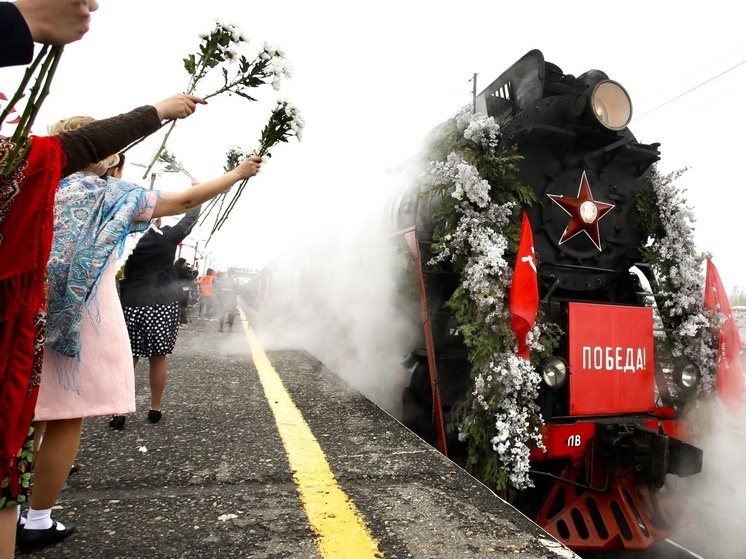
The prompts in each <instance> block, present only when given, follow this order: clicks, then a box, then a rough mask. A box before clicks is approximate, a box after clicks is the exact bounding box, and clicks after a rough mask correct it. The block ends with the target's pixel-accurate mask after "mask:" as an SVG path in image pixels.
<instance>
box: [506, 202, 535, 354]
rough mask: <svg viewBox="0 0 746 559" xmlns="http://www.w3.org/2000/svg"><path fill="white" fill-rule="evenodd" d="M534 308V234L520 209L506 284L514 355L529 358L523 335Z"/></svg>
mask: <svg viewBox="0 0 746 559" xmlns="http://www.w3.org/2000/svg"><path fill="white" fill-rule="evenodd" d="M538 309H539V281H538V277H537V274H536V254H535V253H534V235H533V233H532V232H531V222H530V221H529V220H528V215H526V212H523V220H522V222H521V238H520V242H519V244H518V254H517V255H516V259H515V270H514V272H513V283H512V284H511V286H510V314H512V315H513V318H512V320H511V322H510V325H511V326H512V327H513V332H515V337H516V338H517V339H518V352H517V355H518V356H519V357H523V358H524V359H529V353H528V345H527V344H526V336H527V335H528V333H529V332H530V331H531V328H532V327H533V325H534V322H535V321H536V311H537V310H538Z"/></svg>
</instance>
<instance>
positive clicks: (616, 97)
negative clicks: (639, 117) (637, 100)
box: [591, 80, 632, 130]
mask: <svg viewBox="0 0 746 559" xmlns="http://www.w3.org/2000/svg"><path fill="white" fill-rule="evenodd" d="M591 110H592V111H593V114H594V116H595V117H596V118H597V119H598V121H599V122H600V123H601V124H602V125H603V126H605V127H606V128H608V129H609V130H621V129H622V128H624V127H625V126H627V124H629V121H630V120H631V119H632V101H631V100H630V98H629V95H627V91H626V90H625V89H624V88H623V87H622V86H621V85H619V84H618V83H617V82H614V81H611V80H605V81H602V82H599V83H598V84H597V85H596V86H595V87H594V88H593V91H592V93H591Z"/></svg>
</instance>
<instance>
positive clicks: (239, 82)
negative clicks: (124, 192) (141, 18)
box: [130, 21, 292, 178]
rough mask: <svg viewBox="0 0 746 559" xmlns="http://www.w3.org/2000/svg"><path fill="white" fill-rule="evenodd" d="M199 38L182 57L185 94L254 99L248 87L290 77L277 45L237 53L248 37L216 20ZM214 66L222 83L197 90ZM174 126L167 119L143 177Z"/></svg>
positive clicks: (275, 86)
mask: <svg viewBox="0 0 746 559" xmlns="http://www.w3.org/2000/svg"><path fill="white" fill-rule="evenodd" d="M200 39H201V41H200V44H199V47H198V50H197V52H196V53H193V54H190V55H189V56H187V57H186V58H184V68H185V69H186V71H187V73H188V74H189V76H190V78H189V84H188V86H187V89H186V91H185V93H187V94H194V95H199V96H200V97H202V99H205V100H207V99H210V98H213V97H216V96H218V95H222V94H224V93H228V94H229V95H231V94H235V95H238V96H239V97H243V98H244V99H247V100H249V101H256V98H255V97H253V96H252V95H251V94H250V91H251V89H253V88H257V87H260V86H262V85H266V84H271V85H272V88H273V89H274V90H275V91H278V90H279V89H280V85H281V80H282V79H283V78H290V77H292V68H291V66H290V64H289V63H288V62H287V60H286V58H285V53H284V52H283V51H282V49H280V48H277V47H275V46H271V45H268V44H266V43H265V44H264V46H263V47H262V49H261V51H260V52H259V53H258V54H256V55H255V56H254V58H253V59H249V58H247V57H246V56H245V55H244V54H241V53H240V52H239V49H241V48H243V47H244V46H245V45H247V44H248V40H247V39H245V38H244V37H243V35H242V34H241V32H240V30H239V29H238V28H237V27H236V26H234V25H232V24H228V23H222V22H220V21H218V22H216V25H215V28H214V29H213V30H212V31H211V32H210V33H208V34H205V35H202V36H201V37H200ZM215 69H220V72H221V74H222V83H220V84H219V85H218V86H217V87H216V88H215V89H214V90H213V91H212V92H210V93H202V92H199V93H198V88H199V87H200V85H201V84H203V83H205V78H206V77H207V76H208V75H211V74H212V72H213V70H215ZM175 126H176V121H175V120H174V121H171V124H170V126H169V128H168V130H167V132H166V134H165V136H164V138H163V142H162V143H161V146H160V147H159V148H158V150H157V151H156V154H155V156H154V157H153V160H152V162H151V163H150V165H149V166H148V168H147V169H146V170H145V173H144V175H143V178H146V177H147V176H148V173H150V170H151V169H152V168H153V165H155V164H156V162H158V161H159V158H160V154H161V152H162V151H163V150H164V149H165V147H166V143H167V142H168V138H169V136H170V135H171V132H172V131H173V129H174V127H175ZM133 145H134V144H133ZM130 147H132V146H130Z"/></svg>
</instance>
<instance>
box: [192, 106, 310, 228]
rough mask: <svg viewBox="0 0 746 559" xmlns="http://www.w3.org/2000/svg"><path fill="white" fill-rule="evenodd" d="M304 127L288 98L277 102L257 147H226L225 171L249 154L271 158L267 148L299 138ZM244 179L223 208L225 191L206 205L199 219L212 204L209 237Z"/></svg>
mask: <svg viewBox="0 0 746 559" xmlns="http://www.w3.org/2000/svg"><path fill="white" fill-rule="evenodd" d="M304 127H305V121H304V120H303V117H302V116H301V114H300V111H298V109H297V108H296V107H295V106H294V105H292V104H291V103H290V102H288V101H284V100H281V101H278V102H277V105H276V106H275V108H274V110H273V111H272V114H271V115H270V117H269V120H268V121H267V124H266V125H265V126H264V129H263V130H262V134H261V138H260V139H259V147H258V148H257V149H255V150H246V149H241V148H238V147H232V148H230V149H229V150H228V154H227V160H226V164H225V170H226V172H227V171H230V170H231V169H233V168H234V167H236V166H237V165H238V164H239V163H240V162H241V161H243V160H244V159H245V158H247V157H251V156H252V155H259V156H260V157H272V153H271V150H272V149H273V148H274V147H275V146H276V145H277V144H279V143H282V142H287V141H288V140H289V139H290V138H292V137H295V138H297V139H298V140H299V141H300V140H301V138H302V136H303V128H304ZM247 180H248V179H244V180H243V181H241V182H240V183H239V185H238V188H237V189H236V192H235V193H234V194H233V197H232V198H231V199H230V201H229V202H228V205H227V206H226V207H225V209H223V204H224V202H225V199H226V197H227V193H226V194H222V195H220V196H218V197H217V198H214V199H213V200H212V202H211V203H210V205H209V206H208V207H207V209H206V211H205V214H204V217H203V222H204V220H205V219H206V218H207V216H209V215H210V213H211V212H212V210H213V209H214V208H215V207H217V208H218V213H217V217H216V219H215V223H214V225H213V227H212V231H211V232H210V237H211V236H212V234H213V233H215V232H216V231H218V230H219V229H220V228H221V227H222V226H223V224H224V223H225V221H226V219H228V215H229V214H230V213H231V210H232V209H233V207H234V206H235V205H236V202H237V201H238V198H239V197H240V196H241V194H242V193H243V190H244V188H245V187H246V182H247ZM208 242H209V238H208Z"/></svg>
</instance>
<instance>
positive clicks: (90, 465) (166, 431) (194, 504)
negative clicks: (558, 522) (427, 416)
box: [29, 321, 577, 559]
mask: <svg viewBox="0 0 746 559" xmlns="http://www.w3.org/2000/svg"><path fill="white" fill-rule="evenodd" d="M257 334H258V336H259V340H260V341H261V332H257ZM266 355H267V358H268V360H269V362H270V363H271V365H272V367H273V368H274V370H275V371H276V372H277V374H278V375H279V377H280V378H281V380H282V385H284V387H285V390H286V391H287V393H288V394H289V395H290V398H291V399H292V402H293V403H294V404H295V406H297V408H298V410H299V411H300V412H301V414H302V416H303V418H304V419H305V421H306V423H307V424H308V426H309V427H310V429H311V432H312V433H313V437H315V440H316V441H318V444H319V446H320V447H321V449H322V451H323V453H324V455H325V457H326V461H327V462H328V465H329V468H330V469H331V471H332V472H333V476H334V479H335V480H336V482H337V483H338V485H339V487H340V488H341V490H342V491H343V492H344V494H345V495H346V496H347V498H348V499H349V501H350V502H351V503H353V504H354V507H356V510H357V511H358V513H359V516H360V518H361V519H362V522H363V523H364V525H365V526H367V529H368V530H369V532H370V536H371V539H372V541H373V544H374V546H375V548H376V550H377V551H376V553H375V557H386V558H388V559H404V558H427V559H430V558H433V559H436V558H444V559H445V558H448V559H454V558H477V557H478V558H490V557H496V558H497V557H500V558H503V557H511V558H513V557H519V556H520V557H521V558H522V559H555V558H574V557H577V556H576V555H575V554H574V553H572V552H571V551H569V550H568V549H566V548H565V547H563V546H562V545H561V544H559V543H558V542H557V541H556V540H554V539H553V538H552V537H551V536H549V535H547V534H546V533H545V532H544V531H543V530H541V529H540V528H538V527H537V526H536V525H535V524H533V523H532V522H531V521H529V520H528V519H527V518H526V517H525V516H523V515H522V514H521V513H519V512H518V511H517V510H515V509H514V508H513V507H512V506H510V505H508V504H507V503H505V502H504V501H502V500H501V499H499V498H498V497H497V496H496V495H495V494H494V493H492V492H491V491H489V490H488V489H486V488H485V487H484V486H483V485H481V484H480V483H479V482H477V481H476V480H475V479H474V478H472V477H471V476H469V475H468V474H467V473H466V472H465V471H464V470H462V469H461V468H459V467H458V466H456V465H454V464H453V463H452V462H450V461H449V460H447V459H445V458H444V457H443V456H442V455H441V454H439V453H438V452H437V451H436V450H435V449H434V448H432V447H431V446H430V445H428V444H427V443H425V442H424V441H422V440H421V439H419V438H418V437H416V436H415V435H414V434H412V433H411V432H410V431H408V430H407V429H405V428H404V427H403V426H402V425H401V424H399V423H398V422H397V421H396V420H395V419H393V418H392V417H391V416H389V415H388V414H386V413H385V412H383V411H382V410H381V409H380V408H378V407H377V406H375V405H374V404H372V403H371V402H369V401H368V400H367V399H365V398H364V397H362V396H361V395H360V394H359V393H358V392H357V391H355V390H353V389H351V388H350V387H349V386H348V385H347V384H345V383H344V382H343V381H342V380H340V378H339V377H337V376H336V375H335V374H334V373H333V372H331V371H330V370H329V369H327V368H326V367H325V366H324V365H323V364H322V363H320V362H318V361H317V360H316V359H314V358H313V357H312V356H311V355H310V354H308V353H306V352H304V351H302V350H293V349H286V350H272V351H267V353H266ZM136 376H137V408H138V409H137V413H136V414H132V415H130V416H128V418H127V422H126V425H125V427H124V429H123V430H122V431H114V430H112V429H110V428H109V426H108V418H104V417H98V418H89V419H86V420H85V421H84V426H83V440H82V444H81V448H80V453H79V456H78V460H77V463H78V464H79V466H80V470H79V471H78V472H77V473H75V474H73V475H71V476H70V478H69V479H68V483H67V485H66V487H65V489H64V490H63V493H62V495H61V498H60V501H59V505H58V507H57V510H55V511H54V513H53V517H54V518H56V519H58V520H60V521H62V522H64V523H66V524H73V525H75V526H76V527H77V531H76V533H75V534H74V535H73V536H72V537H70V538H69V539H68V540H66V541H65V542H62V543H60V544H57V545H55V546H51V547H48V548H45V549H42V550H39V551H37V552H34V553H33V554H32V555H29V556H35V557H47V558H50V557H60V558H68V557H72V558H79V557H80V558H83V557H85V558H100V559H119V558H143V559H145V558H148V559H158V558H230V557H241V558H256V559H288V558H304V559H311V558H317V557H324V558H326V557H329V558H331V557H335V558H336V557H347V558H349V559H358V557H359V556H358V555H357V553H356V552H353V551H350V552H348V553H347V552H344V551H343V552H341V553H338V554H337V555H331V554H328V553H327V552H325V551H324V550H323V548H321V547H320V546H319V541H320V537H321V534H320V532H319V529H318V528H317V527H312V523H311V522H310V521H309V515H308V514H307V512H306V510H307V509H304V507H303V506H302V504H301V499H299V489H298V483H297V479H296V478H294V475H293V471H292V470H291V467H290V463H289V462H288V455H289V453H290V451H291V450H298V449H287V448H286V447H285V445H284V444H283V442H282V440H281V439H280V436H279V435H278V422H276V419H275V415H274V414H273V413H272V411H271V409H270V404H271V403H270V402H268V400H267V396H266V395H265V391H264V388H263V385H262V382H261V381H260V376H259V374H258V371H257V367H256V366H255V365H254V363H253V361H252V357H251V352H250V350H249V344H248V337H247V334H246V332H244V330H243V327H242V325H239V326H238V327H235V328H234V332H232V333H228V332H225V333H218V332H217V323H216V322H203V323H201V324H200V323H198V322H196V321H194V322H192V323H190V324H189V325H188V326H186V327H184V328H182V329H181V331H180V333H179V338H178V342H177V346H176V349H175V351H174V354H173V355H172V356H171V357H170V358H169V380H168V386H167V389H166V396H165V401H164V406H163V419H162V420H161V422H160V423H157V424H150V423H149V422H148V421H147V411H148V404H149V389H148V387H147V360H142V361H141V362H140V364H139V365H138V368H137V370H136ZM274 403H276V402H274ZM277 421H279V422H280V423H281V422H282V417H280V418H279V419H278V420H277ZM301 454H303V453H301ZM327 537H330V538H331V539H334V538H337V539H340V538H344V537H345V536H344V535H343V534H341V533H340V534H338V535H337V534H335V533H332V534H331V535H329V534H327ZM336 543H339V544H340V546H341V549H344V544H345V542H344V541H342V542H336Z"/></svg>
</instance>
